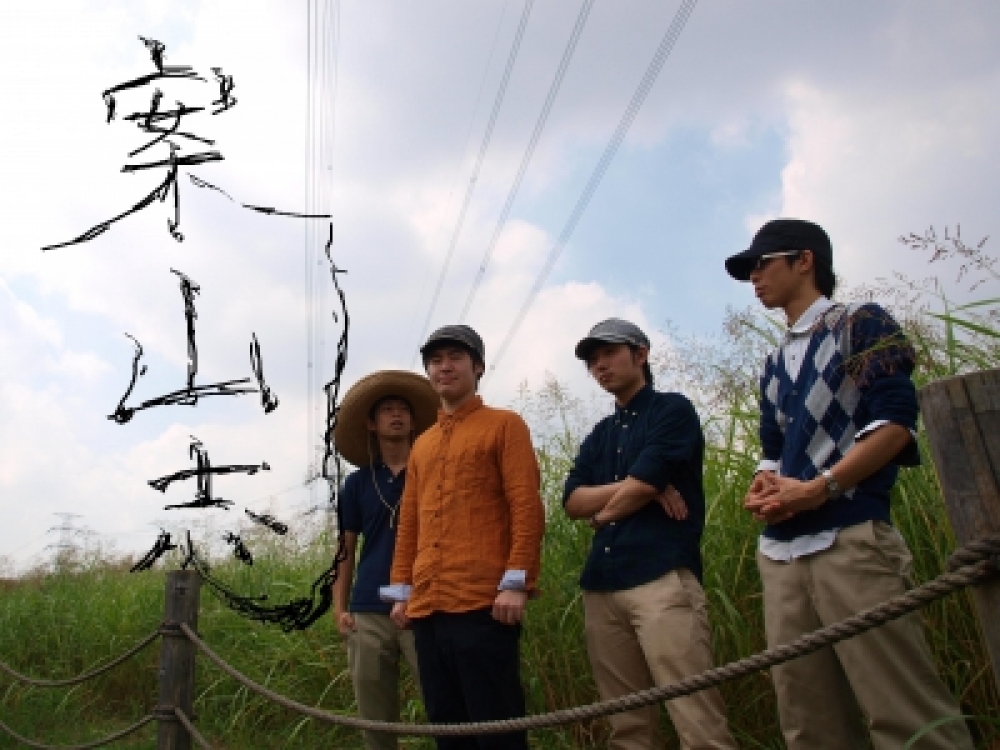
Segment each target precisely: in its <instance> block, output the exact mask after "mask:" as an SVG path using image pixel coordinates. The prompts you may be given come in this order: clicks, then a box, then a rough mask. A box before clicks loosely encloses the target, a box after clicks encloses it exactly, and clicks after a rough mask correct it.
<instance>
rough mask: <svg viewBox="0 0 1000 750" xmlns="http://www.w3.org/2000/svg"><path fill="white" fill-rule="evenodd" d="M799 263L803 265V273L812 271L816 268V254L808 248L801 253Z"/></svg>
mask: <svg viewBox="0 0 1000 750" xmlns="http://www.w3.org/2000/svg"><path fill="white" fill-rule="evenodd" d="M798 262H799V263H801V264H802V265H801V266H799V267H800V268H801V269H802V270H803V271H810V270H812V269H814V268H815V267H816V253H814V252H813V251H812V250H810V249H809V248H808V247H807V248H805V249H804V250H803V251H802V252H801V253H799V257H798Z"/></svg>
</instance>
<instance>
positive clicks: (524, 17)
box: [410, 0, 535, 367]
mask: <svg viewBox="0 0 1000 750" xmlns="http://www.w3.org/2000/svg"><path fill="white" fill-rule="evenodd" d="M534 4H535V0H526V2H525V3H524V9H523V10H522V11H521V21H520V23H519V24H518V27H517V34H516V35H515V36H514V44H513V46H512V47H511V50H510V55H509V56H508V57H507V67H506V68H505V69H504V73H503V79H502V80H501V81H500V88H499V89H498V90H497V95H496V99H495V100H494V102H493V111H492V112H491V113H490V121H489V124H488V125H487V126H486V132H485V133H484V134H483V142H482V144H481V145H480V146H479V155H478V157H477V158H476V165H475V167H473V169H472V176H471V177H470V178H469V186H468V187H467V188H466V190H465V199H464V200H463V201H462V208H461V210H460V211H459V213H458V221H457V222H456V224H455V230H454V231H453V232H452V235H451V242H450V243H449V244H448V252H447V253H446V254H445V258H444V265H442V267H441V275H440V276H439V277H438V281H437V286H436V287H435V288H434V294H433V295H432V297H431V304H430V308H429V309H428V310H427V317H426V318H425V319H424V324H423V326H422V328H421V329H420V335H419V336H418V338H417V346H418V347H419V345H420V342H421V341H423V338H424V335H425V334H426V333H427V328H428V327H429V326H430V322H431V317H432V316H433V315H434V309H435V307H437V301H438V298H439V297H440V296H441V287H442V286H443V285H444V279H445V276H446V275H447V274H448V266H449V265H450V264H451V258H452V255H453V254H454V252H455V245H456V244H457V243H458V236H459V235H460V234H461V232H462V226H463V225H464V224H465V214H466V213H467V211H468V210H469V203H470V202H471V200H472V193H473V191H474V190H475V187H476V180H478V179H479V170H480V168H481V167H482V166H483V159H484V158H485V156H486V149H487V148H488V147H489V145H490V139H491V138H492V137H493V127H494V125H496V121H497V115H499V114H500V105H501V104H502V103H503V99H504V94H505V93H506V92H507V83H508V81H510V74H511V71H512V70H513V69H514V62H515V61H516V60H517V53H518V51H519V50H520V48H521V40H522V39H523V38H524V30H525V28H526V27H527V25H528V17H529V16H530V15H531V8H532V6H533V5H534ZM415 348H416V347H415ZM416 363H417V355H416V354H414V358H413V362H412V363H411V365H410V366H411V367H413V366H415V365H416Z"/></svg>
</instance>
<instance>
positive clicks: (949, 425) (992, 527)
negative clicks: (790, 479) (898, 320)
mask: <svg viewBox="0 0 1000 750" xmlns="http://www.w3.org/2000/svg"><path fill="white" fill-rule="evenodd" d="M920 408H921V412H922V413H923V418H924V426H925V427H926V428H927V438H928V440H929V442H930V445H931V452H932V453H933V456H934V464H935V466H936V468H937V473H938V478H939V479H940V481H941V489H942V492H943V493H944V500H945V504H946V505H947V508H948V515H949V517H950V518H951V525H952V528H953V529H954V531H955V537H956V539H957V540H958V543H959V544H966V543H967V542H970V541H973V540H975V539H979V538H981V537H983V536H986V535H987V534H1000V370H985V371H983V372H975V373H972V374H969V375H963V376H961V377H955V378H948V379H947V380H939V381H937V382H935V383H931V384H930V385H928V386H926V387H925V388H923V389H922V390H921V392H920ZM973 599H974V601H975V602H976V608H977V609H978V610H979V622H980V625H981V626H982V630H983V634H984V636H985V639H986V645H987V648H988V649H989V654H990V659H991V661H992V663H993V678H994V679H995V680H996V682H997V686H998V687H1000V581H997V580H993V581H989V582H987V583H985V584H982V585H979V586H976V587H975V588H974V589H973Z"/></svg>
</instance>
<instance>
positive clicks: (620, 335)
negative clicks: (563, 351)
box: [574, 318, 649, 362]
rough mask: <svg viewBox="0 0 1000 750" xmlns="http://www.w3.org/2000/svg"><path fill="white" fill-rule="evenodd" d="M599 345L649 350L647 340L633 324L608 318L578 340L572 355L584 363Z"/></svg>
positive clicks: (619, 319)
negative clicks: (625, 345)
mask: <svg viewBox="0 0 1000 750" xmlns="http://www.w3.org/2000/svg"><path fill="white" fill-rule="evenodd" d="M601 344H629V345H631V346H644V347H646V348H647V349H649V338H648V337H647V336H646V334H645V333H643V332H642V329H641V328H639V326H637V325H636V324H635V323H630V322H629V321H627V320H622V319H621V318H608V319H607V320H602V321H601V322H600V323H598V324H597V325H596V326H594V327H593V328H591V329H590V333H588V334H587V338H585V339H580V343H578V344H577V345H576V349H575V350H574V353H575V354H576V356H577V359H582V360H583V361H584V362H586V361H587V360H588V359H589V358H590V354H591V352H593V350H594V348H595V347H597V346H600V345H601Z"/></svg>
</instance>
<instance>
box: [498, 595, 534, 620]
mask: <svg viewBox="0 0 1000 750" xmlns="http://www.w3.org/2000/svg"><path fill="white" fill-rule="evenodd" d="M527 601H528V593H527V592H526V591H501V592H500V593H499V594H498V595H497V598H496V599H494V600H493V619H494V620H496V621H497V622H502V623H503V624H504V625H517V623H519V622H521V618H522V617H524V605H525V604H526V603H527Z"/></svg>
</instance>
